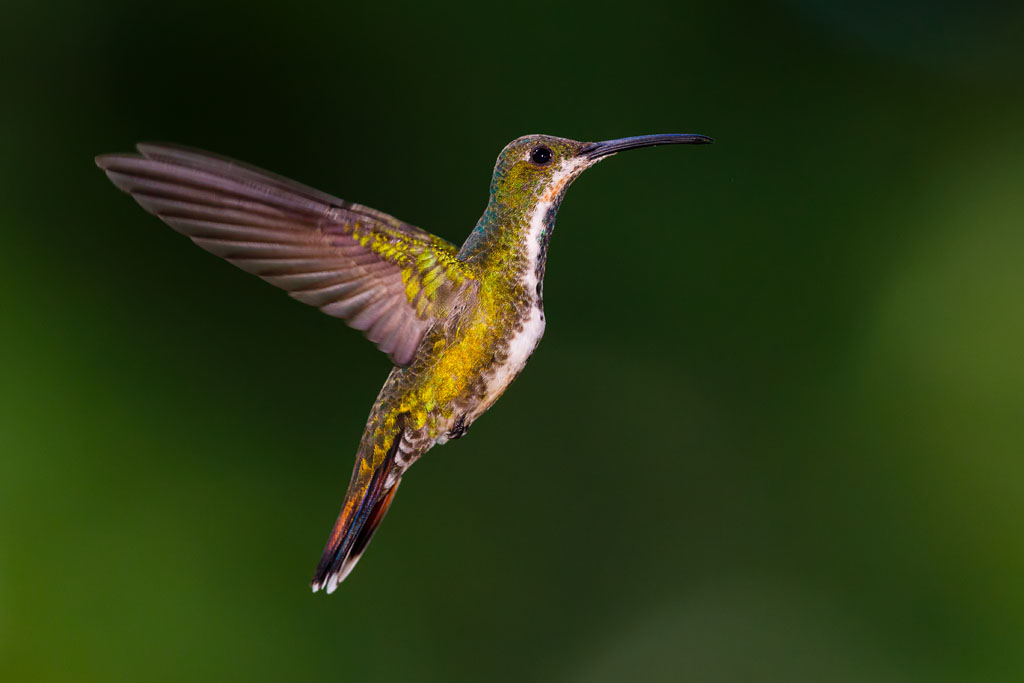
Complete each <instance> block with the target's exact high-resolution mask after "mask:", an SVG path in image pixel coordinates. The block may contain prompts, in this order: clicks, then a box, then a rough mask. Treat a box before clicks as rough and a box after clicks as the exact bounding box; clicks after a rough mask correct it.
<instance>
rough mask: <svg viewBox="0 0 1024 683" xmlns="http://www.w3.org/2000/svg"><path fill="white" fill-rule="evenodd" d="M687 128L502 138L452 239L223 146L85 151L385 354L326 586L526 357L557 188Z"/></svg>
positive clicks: (536, 337)
mask: <svg viewBox="0 0 1024 683" xmlns="http://www.w3.org/2000/svg"><path fill="white" fill-rule="evenodd" d="M703 142H710V139H708V138H704V137H703V136H694V135H662V136H641V137H637V138H623V139H620V140H611V141H607V142H602V143H582V142H576V141H574V140H567V139H563V138H554V137H550V136H541V135H534V136H526V137H523V138H519V139H518V140H515V141H513V142H511V143H510V144H509V145H508V146H507V147H506V148H505V149H504V150H502V152H501V154H500V155H499V157H498V161H497V164H496V165H495V169H494V174H493V177H492V181H491V192H490V198H489V201H488V204H487V208H486V210H485V211H484V214H483V216H481V218H480V221H479V222H478V223H477V225H476V227H475V228H474V230H473V232H472V233H471V234H470V236H469V238H468V239H467V240H466V242H465V244H463V245H462V247H461V248H460V249H456V247H455V246H454V245H452V244H450V243H448V242H446V241H445V240H443V239H440V238H438V237H436V236H434V235H431V234H429V233H427V232H425V231H423V230H420V229H419V228H416V227H414V226H411V225H408V224H406V223H403V222H402V221H399V220H397V219H395V218H393V217H391V216H388V215H387V214H383V213H381V212H379V211H375V210H374V209H370V208H368V207H364V206H361V205H358V204H353V203H350V202H345V201H343V200H341V199H338V198H336V197H332V196H330V195H326V194H324V193H321V192H318V191H317V190H313V189H312V188H308V187H305V186H303V185H299V184H298V183H294V182H293V181H290V180H287V179H284V178H281V177H278V176H274V175H272V174H269V173H267V172H265V171H262V170H260V169H256V168H253V167H249V166H246V165H244V164H240V163H238V162H235V161H232V160H230V159H225V158H223V157H217V156H214V155H210V154H207V153H205V152H198V151H195V150H189V149H186V148H181V147H174V146H169V145H139V152H140V155H105V156H102V157H98V158H97V164H98V165H99V166H100V167H101V168H103V169H104V170H105V171H106V173H107V175H108V176H109V177H110V179H111V180H112V181H113V182H114V183H115V184H116V185H118V187H120V188H121V189H123V190H125V191H126V192H129V193H131V194H132V196H133V197H135V199H136V200H137V201H138V202H139V203H140V204H141V205H142V206H143V207H144V208H146V209H147V210H148V211H150V212H152V213H154V214H155V215H157V216H159V217H160V218H161V219H163V220H164V221H165V222H167V223H168V224H169V225H171V227H173V228H175V229H176V230H178V231H179V232H181V233H183V234H185V235H187V236H188V237H189V238H191V239H192V240H193V241H194V242H196V244H198V245H199V246H201V247H203V248H204V249H206V250H208V251H211V252H213V253H214V254H217V255H218V256H221V257H223V258H225V259H227V260H228V261H230V262H232V263H234V264H235V265H237V266H239V267H240V268H243V269H245V270H247V271H249V272H252V273H254V274H256V275H259V276H260V277H262V278H263V279H265V280H267V281H268V282H270V283H272V284H274V285H276V286H278V287H281V288H283V289H285V290H286V291H288V292H289V293H290V294H291V295H292V296H293V297H295V298H296V299H298V300H300V301H303V302H305V303H308V304H310V305H314V306H317V307H319V308H321V310H323V311H324V312H326V313H328V314H330V315H333V316H336V317H339V318H342V319H344V320H345V321H346V322H348V323H349V324H350V325H351V326H353V327H355V328H356V329H360V330H363V331H364V332H365V333H366V335H367V337H369V338H370V339H371V340H372V341H374V342H375V343H376V344H377V345H378V347H379V348H380V349H381V350H382V351H384V352H385V353H387V354H388V355H389V356H390V357H391V359H392V360H393V361H394V362H395V365H396V367H395V369H394V370H392V371H391V374H390V375H389V377H388V379H387V381H386V382H385V384H384V387H383V388H382V389H381V391H380V394H379V395H378V397H377V401H376V402H375V403H374V406H373V408H372V410H371V412H370V417H369V420H368V422H367V426H366V430H365V432H364V433H363V437H362V440H361V442H360V446H359V450H358V452H357V455H356V463H355V468H354V470H353V473H352V478H351V481H350V483H349V488H348V492H347V494H346V496H345V501H344V503H343V506H342V510H341V513H340V515H339V516H338V520H337V522H336V523H335V526H334V530H333V531H332V533H331V536H330V538H329V539H328V542H327V546H326V548H325V550H324V554H323V557H322V559H321V561H320V565H319V567H318V568H317V571H316V575H315V577H314V580H313V589H314V591H315V590H319V589H320V588H327V590H328V592H331V591H333V590H334V589H335V587H336V586H337V584H338V582H340V581H341V580H343V579H344V578H345V576H347V574H348V573H349V572H350V571H351V570H352V568H353V567H354V565H355V563H356V561H358V559H359V557H360V556H361V555H362V553H363V551H364V550H365V548H366V545H367V543H369V541H370V538H371V537H372V535H373V533H374V531H375V530H376V528H377V526H378V525H379V524H380V522H381V520H382V519H383V517H384V515H385V513H386V512H387V510H388V507H389V506H390V504H391V501H392V499H393V497H394V494H395V491H396V490H397V487H398V484H399V482H400V481H401V478H402V475H403V474H404V472H405V471H406V469H408V467H409V466H410V465H411V464H412V463H413V462H415V460H416V459H418V458H419V457H420V456H422V455H423V453H425V452H426V451H427V450H429V449H430V448H431V447H432V446H433V445H435V444H438V443H444V442H445V441H447V440H448V439H449V438H458V437H459V436H462V434H464V433H465V431H466V429H468V427H469V426H470V425H471V424H472V423H473V421H474V420H476V419H477V418H478V417H479V416H480V415H482V414H483V413H484V412H485V411H486V410H487V409H488V408H489V407H490V406H491V405H492V404H493V403H494V402H495V401H496V400H497V399H498V398H499V397H500V396H501V394H502V393H503V392H504V391H505V389H506V388H507V387H508V386H509V384H510V383H511V382H512V381H513V380H514V379H515V378H516V376H517V375H518V374H519V372H521V371H522V369H523V367H524V366H525V364H526V361H527V360H528V359H529V357H530V354H532V353H533V350H534V349H535V348H536V346H537V344H538V342H539V341H540V338H541V336H542V335H543V332H544V327H545V319H544V311H543V301H542V283H543V277H544V268H545V263H546V257H547V246H548V241H549V240H550V238H551V231H552V229H553V227H554V221H555V216H556V214H557V211H558V207H559V205H560V204H561V201H562V197H563V196H564V194H565V191H566V189H567V188H568V187H569V185H570V184H571V183H572V181H573V180H575V179H576V177H578V176H579V174H580V173H582V172H583V171H584V170H585V169H587V168H589V167H590V166H592V165H594V164H595V163H597V162H598V161H599V160H601V159H603V158H605V157H607V156H610V155H612V154H614V153H616V152H618V151H621V150H624V149H630V148H633V147H642V146H650V145H655V144H672V143H703Z"/></svg>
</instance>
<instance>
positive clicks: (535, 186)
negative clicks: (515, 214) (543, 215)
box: [491, 134, 712, 213]
mask: <svg viewBox="0 0 1024 683" xmlns="http://www.w3.org/2000/svg"><path fill="white" fill-rule="evenodd" d="M711 141H712V140H711V138H709V137H706V136H704V135H690V134H671V135H640V136H636V137H631V138H619V139H617V140H605V141H604V142H577V141H576V140H568V139H566V138H556V137H553V136H550V135H524V136H523V137H521V138H517V139H516V140H513V141H512V142H510V143H508V145H506V146H505V149H503V150H501V154H499V155H498V161H497V163H496V164H495V165H494V176H493V178H492V180H491V199H492V201H495V202H497V203H498V205H499V206H501V207H503V208H505V209H506V210H508V209H511V210H512V211H522V212H526V213H529V212H532V210H533V209H534V208H535V207H536V206H537V205H538V204H541V203H546V204H553V205H555V206H557V205H558V203H559V202H560V201H561V199H562V196H563V195H564V193H565V190H566V188H568V187H569V185H571V184H572V181H573V180H575V179H576V178H577V177H579V175H580V174H581V173H583V171H585V170H586V169H588V168H590V167H591V166H593V165H594V164H596V163H597V162H599V161H601V160H602V159H604V158H605V157H608V156H611V155H613V154H615V153H617V152H621V151H624V150H627V149H636V148H638V147H651V146H654V145H668V144H691V145H692V144H698V145H699V144H705V143H708V142H711Z"/></svg>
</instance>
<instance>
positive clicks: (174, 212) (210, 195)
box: [96, 144, 476, 365]
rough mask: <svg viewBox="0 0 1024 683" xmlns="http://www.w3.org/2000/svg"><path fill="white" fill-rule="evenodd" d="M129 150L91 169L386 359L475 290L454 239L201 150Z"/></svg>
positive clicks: (400, 354)
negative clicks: (339, 322) (356, 334)
mask: <svg viewBox="0 0 1024 683" xmlns="http://www.w3.org/2000/svg"><path fill="white" fill-rule="evenodd" d="M138 149H139V152H140V153H141V154H139V155H136V154H107V155H103V156H100V157H97V158H96V164H97V165H98V166H99V167H100V168H101V169H103V170H104V171H105V172H106V174H107V176H109V178H110V180H111V181H113V183H114V184H115V185H117V186H118V187H119V188H121V189H122V190H124V191H125V192H128V193H129V194H131V195H132V197H134V198H135V200H136V201H137V202H138V203H139V204H141V205H142V207H143V208H144V209H146V210H147V211H149V212H150V213H152V214H154V215H155V216H157V217H159V218H160V219H161V220H163V221H164V222H165V223H167V224H168V225H170V226H171V227H172V228H174V229H175V230H177V231H178V232H180V233H182V234H184V235H187V236H188V237H189V238H190V239H191V240H192V241H193V242H195V243H196V244H198V245H199V246H200V247H202V248H203V249H205V250H207V251H209V252H211V253H213V254H216V255H217V256H220V257H222V258H224V259H226V260H228V261H230V262H231V263H233V264H235V265H236V266H238V267H239V268H241V269H242V270H245V271H248V272H250V273H253V274H255V275H259V276H260V277H261V278H263V279H264V280H266V281H267V282H270V283H271V284H273V285H276V286H277V287H280V288H281V289H284V290H285V291H287V292H288V293H289V294H290V295H291V296H293V297H295V298H296V299H298V300H299V301H302V302H303V303H307V304H310V305H311V306H316V307H318V308H319V309H320V310H322V311H323V312H325V313H327V314H328V315H332V316H335V317H337V318H342V319H344V320H345V321H346V322H347V323H348V324H349V325H351V326H352V327H354V328H356V329H357V330H362V331H363V332H365V333H366V336H367V337H368V338H369V339H370V340H371V341H373V342H375V343H376V344H377V346H378V348H380V350H381V351H383V352H384V353H386V354H388V355H389V356H390V357H391V360H392V361H393V362H394V363H395V364H396V365H408V364H409V363H410V362H411V360H412V358H413V356H414V355H415V352H416V347H417V346H418V345H419V343H420V340H421V339H422V338H423V335H424V333H425V332H426V330H427V328H429V327H430V325H431V324H432V323H433V322H434V321H435V320H437V319H441V318H445V317H447V316H448V314H449V313H450V312H451V310H452V307H453V306H454V305H455V303H456V302H457V301H459V300H460V295H462V294H463V293H467V292H468V290H469V289H470V288H473V289H475V286H476V283H475V282H474V280H473V275H472V273H470V272H469V271H468V270H466V269H465V268H464V267H463V264H462V263H461V262H460V261H459V260H458V259H457V258H456V256H455V255H456V251H457V249H456V247H455V246H454V245H452V244H450V243H449V242H446V241H445V240H443V239H441V238H439V237H435V236H434V235H431V234H430V233H428V232H426V231H424V230H421V229H419V228H416V227H413V226H411V225H409V224H407V223H403V222H402V221H399V220H398V219H396V218H393V217H391V216H388V215H387V214H384V213H381V212H379V211H375V210H373V209H371V208H369V207H365V206H360V205H359V204H353V203H351V202H346V201H343V200H341V199H338V198H336V197H332V196H330V195H328V194H324V193H322V192H319V191H317V190H314V189H312V188H310V187H306V186H305V185H301V184H299V183H296V182H293V181H291V180H288V179H286V178H282V177H281V176H277V175H273V174H271V173H268V172H266V171H263V170H260V169H258V168H255V167H252V166H248V165H245V164H242V163H239V162H237V161H233V160H231V159H227V158H224V157H219V156H215V155H212V154H208V153H206V152H200V151H197V150H191V149H187V148H183V147H175V146H171V145H158V144H142V145H139V146H138Z"/></svg>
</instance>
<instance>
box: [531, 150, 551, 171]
mask: <svg viewBox="0 0 1024 683" xmlns="http://www.w3.org/2000/svg"><path fill="white" fill-rule="evenodd" d="M553 156H554V154H553V153H552V152H551V150H550V149H548V148H547V147H543V146H541V147H534V148H533V149H532V150H530V161H532V162H533V163H535V164H537V165H538V166H547V165H548V164H550V163H551V158H552V157H553Z"/></svg>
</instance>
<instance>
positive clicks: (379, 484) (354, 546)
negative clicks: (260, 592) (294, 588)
mask: <svg viewBox="0 0 1024 683" xmlns="http://www.w3.org/2000/svg"><path fill="white" fill-rule="evenodd" d="M401 440H402V430H401V429H399V430H398V434H397V435H396V436H395V438H394V441H393V442H392V444H391V448H389V449H388V452H387V455H386V457H385V458H384V462H382V463H381V464H380V466H378V467H376V468H375V469H374V470H373V471H372V472H370V473H367V474H366V475H361V474H360V470H359V462H360V461H361V459H362V458H361V456H358V457H357V460H356V471H355V472H354V473H353V475H352V482H351V483H350V484H349V489H348V493H347V494H346V495H345V503H344V505H342V508H341V513H340V514H339V515H338V520H337V521H336V522H335V523H334V529H333V530H332V531H331V536H330V538H328V539H327V545H326V547H325V548H324V554H323V555H322V556H321V558H320V564H319V565H318V566H317V568H316V574H315V575H314V576H313V583H312V586H313V592H314V593H315V592H317V591H318V590H320V589H321V588H326V589H327V592H328V593H333V592H334V589H336V588H337V587H338V584H339V583H341V582H342V581H344V580H345V577H346V576H348V575H349V572H351V571H352V569H353V568H354V567H355V566H356V562H358V561H359V558H360V556H362V554H363V551H365V550H366V546H367V545H368V544H369V543H370V539H371V538H373V532H374V531H376V530H377V526H378V525H380V523H381V521H382V520H383V519H384V516H385V515H386V514H387V512H388V508H389V507H391V501H392V500H394V498H395V491H397V490H398V484H399V482H400V481H401V473H400V472H399V474H398V475H397V476H394V477H393V476H392V473H393V472H394V471H395V468H396V467H398V466H397V465H396V463H395V454H396V453H397V452H398V445H399V443H400V442H401ZM389 480H391V481H389Z"/></svg>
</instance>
